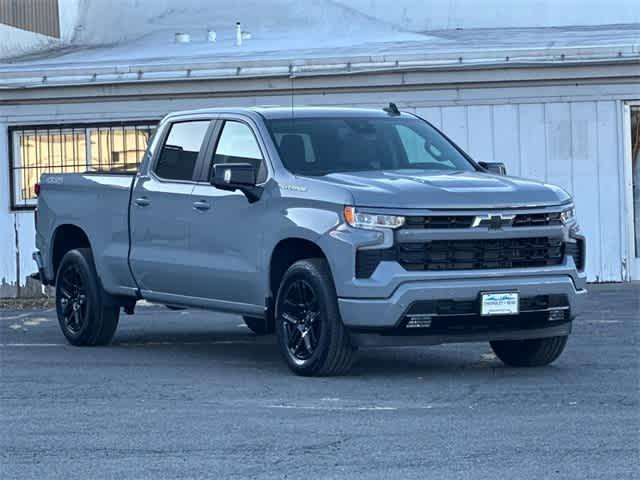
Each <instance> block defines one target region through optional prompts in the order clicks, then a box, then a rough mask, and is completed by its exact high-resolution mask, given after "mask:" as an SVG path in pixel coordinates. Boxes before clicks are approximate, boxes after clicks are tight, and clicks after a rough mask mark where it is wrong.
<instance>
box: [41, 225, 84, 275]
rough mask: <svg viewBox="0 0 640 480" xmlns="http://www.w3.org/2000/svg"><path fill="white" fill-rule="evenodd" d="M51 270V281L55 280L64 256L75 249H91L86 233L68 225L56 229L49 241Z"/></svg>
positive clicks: (75, 226)
mask: <svg viewBox="0 0 640 480" xmlns="http://www.w3.org/2000/svg"><path fill="white" fill-rule="evenodd" d="M51 245H52V247H51V259H50V262H51V268H52V272H53V281H54V282H55V280H56V275H57V274H58V267H59V266H60V262H61V261H62V258H63V257H64V256H65V254H66V253H67V252H68V251H70V250H73V249H75V248H89V249H91V242H90V240H89V236H88V235H87V234H86V232H85V231H84V230H83V229H82V228H80V227H78V226H77V225H73V224H70V223H66V224H62V225H59V226H58V227H56V229H55V231H54V232H53V236H52V241H51Z"/></svg>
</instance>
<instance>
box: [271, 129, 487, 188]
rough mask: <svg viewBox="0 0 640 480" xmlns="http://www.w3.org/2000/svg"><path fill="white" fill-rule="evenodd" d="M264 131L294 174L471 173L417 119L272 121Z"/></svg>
mask: <svg viewBox="0 0 640 480" xmlns="http://www.w3.org/2000/svg"><path fill="white" fill-rule="evenodd" d="M267 127H268V128H269V131H270V132H271V136H272V137H273V140H274V142H275V143H276V146H277V148H278V153H279V154H280V158H281V159H282V162H283V163H284V166H285V168H286V169H287V170H289V171H290V172H291V173H294V174H299V175H309V176H318V175H327V174H330V173H337V172H357V171H372V170H416V169H418V170H445V171H452V170H463V171H474V170H475V167H474V166H473V165H472V164H471V162H469V161H468V160H467V159H466V158H465V157H464V156H463V155H462V154H461V153H460V152H459V151H458V150H457V149H456V148H455V147H454V146H453V145H452V144H451V143H450V142H449V141H448V140H447V139H446V138H445V137H443V136H442V134H440V133H439V132H438V131H437V130H436V129H434V128H433V127H431V126H430V125H429V124H428V123H427V122H424V121H422V120H420V119H417V118H403V117H388V118H385V117H380V118H354V117H343V118H295V119H274V120H267Z"/></svg>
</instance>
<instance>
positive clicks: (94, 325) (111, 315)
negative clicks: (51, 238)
mask: <svg viewBox="0 0 640 480" xmlns="http://www.w3.org/2000/svg"><path fill="white" fill-rule="evenodd" d="M106 299H107V294H106V293H105V292H104V291H103V290H102V286H101V284H100V280H99V279H98V275H97V273H96V269H95V266H94V263H93V256H92V254H91V250H90V249H88V248H79V249H77V250H70V251H69V252H67V253H66V254H65V256H64V257H63V258H62V261H61V262H60V267H59V268H58V273H57V276H56V313H57V314H58V322H59V323H60V328H61V329H62V333H63V334H64V336H65V337H66V338H67V340H68V341H69V343H71V344H72V345H76V346H91V345H107V344H108V343H109V342H110V341H111V339H112V338H113V335H114V334H115V331H116V328H117V326H118V318H119V315H120V308H119V307H118V306H116V305H107V304H106V302H105V300H106Z"/></svg>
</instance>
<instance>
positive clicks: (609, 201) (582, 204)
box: [416, 101, 624, 281]
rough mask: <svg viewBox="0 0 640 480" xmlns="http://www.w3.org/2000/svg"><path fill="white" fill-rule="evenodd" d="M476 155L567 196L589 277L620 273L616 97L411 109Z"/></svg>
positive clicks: (610, 276)
mask: <svg viewBox="0 0 640 480" xmlns="http://www.w3.org/2000/svg"><path fill="white" fill-rule="evenodd" d="M416 113H417V114H418V115H421V116H422V117H424V118H425V119H427V120H429V121H430V122H432V123H433V124H434V125H436V126H437V127H438V128H441V129H442V130H443V131H444V132H445V133H446V134H447V135H448V136H450V137H451V138H452V139H453V140H454V141H455V142H456V143H458V144H459V145H460V146H461V147H462V148H463V149H465V150H466V151H467V152H469V153H470V154H471V156H473V158H475V159H476V160H486V161H491V160H494V161H496V162H504V163H505V164H506V165H507V170H508V172H509V173H510V174H511V175H517V176H522V177H526V178H533V179H537V180H542V181H545V182H549V183H553V184H556V185H559V186H561V187H563V188H564V189H566V190H567V191H568V192H569V193H571V194H572V195H573V196H574V198H575V202H576V206H577V214H578V219H579V221H580V224H581V225H582V227H583V229H584V231H585V232H586V236H587V251H588V261H587V274H588V276H589V279H590V280H591V281H619V280H622V279H623V275H622V265H621V258H622V250H623V241H624V238H623V233H622V222H623V218H622V211H623V196H622V192H621V191H620V183H621V182H620V179H621V177H622V171H621V159H620V158H619V150H620V149H619V147H618V145H619V143H618V135H619V130H620V129H621V128H622V127H621V125H620V120H619V118H618V117H619V114H618V110H617V105H616V102H615V101H601V102H598V101H590V102H562V103H559V102H558V103H524V104H508V105H478V106H452V107H432V108H416Z"/></svg>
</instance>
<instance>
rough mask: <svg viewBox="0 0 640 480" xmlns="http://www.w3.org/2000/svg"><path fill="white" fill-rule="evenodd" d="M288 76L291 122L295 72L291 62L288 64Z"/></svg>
mask: <svg viewBox="0 0 640 480" xmlns="http://www.w3.org/2000/svg"><path fill="white" fill-rule="evenodd" d="M289 78H290V79H291V121H292V122H293V96H294V95H295V72H294V67H293V64H291V65H289Z"/></svg>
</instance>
